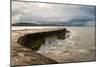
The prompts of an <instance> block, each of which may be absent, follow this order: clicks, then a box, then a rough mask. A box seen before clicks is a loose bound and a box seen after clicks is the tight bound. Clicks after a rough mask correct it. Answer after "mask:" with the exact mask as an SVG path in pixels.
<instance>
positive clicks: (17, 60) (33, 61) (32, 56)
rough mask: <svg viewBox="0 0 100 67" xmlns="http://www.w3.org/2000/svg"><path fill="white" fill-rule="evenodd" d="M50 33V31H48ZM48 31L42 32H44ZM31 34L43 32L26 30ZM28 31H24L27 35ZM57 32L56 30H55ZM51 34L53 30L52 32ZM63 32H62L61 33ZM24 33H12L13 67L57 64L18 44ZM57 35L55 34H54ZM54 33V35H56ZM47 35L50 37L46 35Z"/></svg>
mask: <svg viewBox="0 0 100 67" xmlns="http://www.w3.org/2000/svg"><path fill="white" fill-rule="evenodd" d="M47 30H48V31H49V29H47ZM47 30H46V29H44V30H42V31H44V32H46V31H47ZM64 30H65V29H64ZM26 31H29V33H30V32H31V33H32V32H33V33H34V32H36V33H37V32H40V31H41V30H32V31H31V30H26ZM26 31H24V32H25V33H26ZM54 31H56V29H55V30H54ZM50 32H51V30H50ZM61 32H62V31H61ZM22 33H23V30H22V31H12V34H11V36H12V38H11V39H12V40H11V66H20V65H37V64H55V63H57V61H55V60H53V59H51V58H48V57H46V56H43V55H41V54H39V53H37V52H36V51H34V50H31V49H29V48H26V47H24V46H22V45H21V44H19V43H18V39H19V38H20V36H22ZM54 33H55V32H54ZM54 33H52V34H54ZM56 33H57V32H56ZM58 33H59V32H58ZM45 35H49V34H48V33H46V34H45Z"/></svg>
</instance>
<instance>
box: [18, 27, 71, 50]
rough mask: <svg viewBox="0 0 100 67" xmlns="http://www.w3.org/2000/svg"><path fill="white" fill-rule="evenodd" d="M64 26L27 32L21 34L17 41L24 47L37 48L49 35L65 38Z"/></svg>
mask: <svg viewBox="0 0 100 67" xmlns="http://www.w3.org/2000/svg"><path fill="white" fill-rule="evenodd" d="M66 32H69V31H66V29H65V28H62V29H57V30H52V31H51V30H50V31H45V32H37V33H31V34H30V33H28V34H25V35H23V36H21V37H20V38H19V39H18V41H17V42H18V43H19V44H21V45H22V46H24V47H26V48H30V49H32V50H38V49H39V48H40V47H41V45H42V44H44V43H45V38H46V37H50V36H56V37H57V38H58V39H65V35H66Z"/></svg>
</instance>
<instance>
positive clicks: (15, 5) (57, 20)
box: [11, 1, 96, 26]
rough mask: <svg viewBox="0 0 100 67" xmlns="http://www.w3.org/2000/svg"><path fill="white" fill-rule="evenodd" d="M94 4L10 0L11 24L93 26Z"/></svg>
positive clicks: (94, 19) (94, 17) (94, 20)
mask: <svg viewBox="0 0 100 67" xmlns="http://www.w3.org/2000/svg"><path fill="white" fill-rule="evenodd" d="M95 9H96V6H89V5H69V4H51V3H36V2H18V1H12V14H11V15H12V24H14V23H23V22H27V23H35V24H57V25H62V24H66V25H70V26H94V25H95V22H96V10H95Z"/></svg>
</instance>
